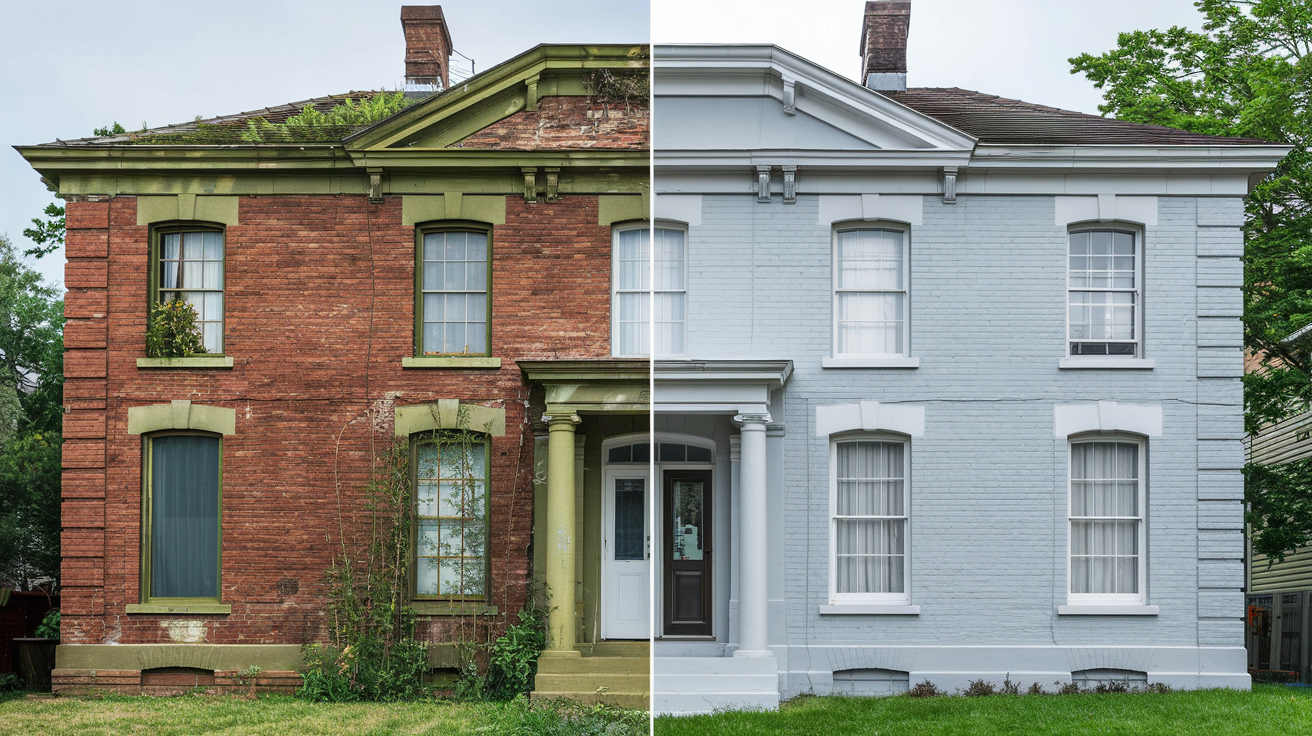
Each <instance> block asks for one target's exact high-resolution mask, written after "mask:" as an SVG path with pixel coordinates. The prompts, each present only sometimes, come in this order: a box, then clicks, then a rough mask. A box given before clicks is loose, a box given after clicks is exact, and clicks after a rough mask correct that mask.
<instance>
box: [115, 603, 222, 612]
mask: <svg viewBox="0 0 1312 736" xmlns="http://www.w3.org/2000/svg"><path fill="white" fill-rule="evenodd" d="M127 612H128V613H214V614H221V615H226V614H229V613H232V606H231V605H229V604H227V603H129V604H128V605H127Z"/></svg>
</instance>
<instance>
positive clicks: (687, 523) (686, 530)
mask: <svg viewBox="0 0 1312 736" xmlns="http://www.w3.org/2000/svg"><path fill="white" fill-rule="evenodd" d="M673 493H674V503H673V504H672V513H673V515H674V518H673V519H671V520H670V528H671V529H673V530H674V543H673V545H671V547H672V548H671V550H670V554H671V558H672V559H674V560H700V559H703V550H702V539H703V529H702V518H703V517H702V508H703V498H702V496H703V493H702V481H700V480H676V481H674V489H673Z"/></svg>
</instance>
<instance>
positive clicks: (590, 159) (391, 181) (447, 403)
mask: <svg viewBox="0 0 1312 736" xmlns="http://www.w3.org/2000/svg"><path fill="white" fill-rule="evenodd" d="M401 22H402V26H403V30H404V31H405V37H406V41H407V50H406V59H407V62H406V65H407V69H406V77H407V82H408V83H409V87H410V88H412V89H413V90H417V92H416V95H417V96H418V97H419V99H418V100H416V101H415V102H414V104H411V105H410V106H408V107H405V108H404V109H402V110H401V111H400V112H398V113H396V114H394V115H392V116H390V117H387V118H386V119H384V120H382V121H380V122H377V123H375V124H373V125H370V126H367V127H363V128H361V127H360V126H354V127H314V126H309V127H299V128H297V127H284V128H280V127H279V124H281V123H283V122H284V121H286V120H287V118H288V117H290V116H293V115H296V114H297V113H301V112H302V111H303V109H304V108H305V107H306V106H311V107H313V108H315V109H316V110H318V111H319V112H327V111H329V110H331V109H332V108H334V107H335V106H338V105H340V104H342V102H343V101H344V100H347V99H353V100H359V99H362V98H368V97H370V96H371V95H372V94H374V93H350V94H347V95H338V96H333V97H325V98H317V99H312V100H306V101H303V102H297V103H292V104H287V105H281V106H275V107H271V108H266V109H264V110H259V111H255V112H249V113H242V114H239V115H232V116H225V117H221V118H214V119H210V120H198V121H196V122H192V123H186V124H182V125H175V126H168V127H165V128H157V129H153V130H147V131H143V132H141V133H132V134H124V135H116V136H106V137H97V138H88V139H82V140H73V141H58V142H55V143H48V144H43V145H34V146H20V147H19V148H18V150H19V152H20V153H21V154H22V155H23V156H24V157H25V158H26V159H27V160H28V161H29V162H30V163H31V165H32V166H33V167H34V168H35V169H36V170H37V171H38V172H39V173H40V174H41V176H42V177H44V179H45V180H46V181H47V182H48V183H49V185H50V186H51V187H52V188H53V189H54V190H55V191H56V192H57V194H58V196H60V197H62V198H63V199H65V200H66V201H67V213H68V214H67V226H68V235H67V255H68V266H67V269H66V277H65V283H66V284H67V287H68V294H67V297H66V302H65V303H66V314H67V317H68V322H67V328H66V342H65V344H66V347H67V349H68V352H67V354H66V359H65V367H66V380H65V384H64V385H65V393H64V396H65V402H66V410H67V414H66V415H65V418H64V437H65V438H66V441H65V444H64V451H63V499H64V500H63V553H64V560H63V569H62V574H63V585H64V588H63V591H64V592H63V629H62V634H63V637H62V642H61V645H60V646H59V649H58V653H57V664H56V670H55V677H54V687H55V691H56V692H76V691H79V690H117V691H121V692H134V693H135V692H146V693H153V692H167V691H170V690H177V689H179V688H182V687H188V686H195V685H203V686H210V685H217V686H219V687H222V686H223V685H224V683H225V682H231V681H232V680H231V678H232V675H233V674H234V673H235V672H236V671H240V670H244V669H246V668H248V667H250V666H254V665H258V666H259V667H261V668H262V669H263V671H264V672H263V675H262V677H261V680H260V685H261V686H267V687H270V688H275V689H276V688H282V689H287V688H290V687H293V686H294V685H295V684H296V682H297V675H296V673H295V672H294V670H295V669H296V667H297V665H298V663H299V660H300V647H301V645H302V644H305V643H310V642H319V641H325V640H326V636H327V634H326V632H327V625H326V621H325V611H326V598H325V591H326V585H325V576H324V573H325V570H326V569H327V568H328V567H329V565H330V563H331V561H332V560H333V559H334V556H335V555H338V554H341V553H342V551H343V550H351V549H354V547H353V545H356V544H357V543H358V542H359V540H360V539H361V537H362V536H363V535H364V534H365V530H366V529H367V527H368V518H369V517H368V514H367V513H365V512H366V506H365V504H366V497H365V495H364V493H363V488H364V486H365V485H366V483H367V481H368V480H369V477H370V472H371V467H372V466H373V465H374V464H375V463H376V462H377V461H378V458H379V454H378V453H379V451H380V448H386V447H388V446H389V445H391V444H392V443H394V442H400V443H402V445H403V446H404V448H405V451H406V452H408V454H409V456H410V462H411V467H412V473H413V475H412V482H413V489H414V494H413V495H414V504H415V508H414V509H413V514H414V516H415V524H414V532H413V534H414V538H413V549H414V554H413V558H412V560H411V563H412V569H411V574H410V579H411V582H410V585H411V591H410V592H411V596H410V597H411V600H410V602H411V604H412V605H413V607H414V608H415V609H416V610H417V611H418V613H419V615H420V618H419V627H418V632H419V633H418V636H419V637H420V638H422V639H423V640H424V641H427V642H430V643H432V644H433V645H434V646H432V647H431V648H430V652H431V653H432V657H431V660H432V665H433V667H434V668H435V669H443V668H450V667H452V666H454V665H455V661H454V649H455V645H456V644H458V643H460V642H462V641H467V642H485V641H489V640H490V637H491V636H493V635H495V634H496V633H497V632H499V631H501V630H503V629H504V627H505V625H506V624H507V622H508V621H514V620H515V619H514V616H515V615H516V613H517V612H518V611H520V610H521V609H522V608H523V607H524V605H525V602H526V600H527V596H529V595H530V588H531V566H532V564H533V562H534V556H537V557H538V565H537V568H536V569H537V570H538V571H539V572H543V571H545V575H544V577H545V583H546V584H547V586H548V587H547V588H546V589H545V590H544V591H543V595H544V599H543V600H544V603H545V604H546V605H547V606H548V607H549V608H550V609H551V611H552V613H551V624H552V635H553V636H552V643H551V647H550V650H551V651H549V652H548V654H547V655H546V656H545V659H544V661H543V665H542V670H541V675H540V676H539V678H538V689H539V690H542V691H547V692H552V693H561V694H570V693H572V692H573V691H574V690H581V691H582V692H583V693H584V694H585V695H587V696H588V697H592V698H595V697H598V696H597V694H596V693H597V684H596V683H593V682H591V681H590V680H587V679H586V678H587V677H588V676H589V674H590V673H591V671H592V670H591V668H590V666H589V665H588V664H587V662H589V661H591V660H589V659H587V658H583V659H584V662H583V664H579V663H577V662H572V660H574V659H578V658H581V655H604V654H609V655H615V656H613V657H611V658H610V659H608V661H607V662H605V663H604V664H605V667H603V668H602V669H603V671H604V672H606V673H609V674H616V673H617V676H619V679H621V680H623V682H622V683H619V684H618V685H617V684H616V682H615V681H614V678H612V680H611V684H612V687H611V688H610V690H609V692H608V694H607V695H606V696H605V697H607V698H609V699H611V700H613V701H616V702H625V703H628V704H630V705H639V706H642V707H645V705H646V690H647V669H648V668H647V654H646V643H645V639H646V638H647V634H646V626H645V622H646V615H645V608H644V609H643V611H642V615H641V620H642V623H643V626H642V628H641V631H636V633H635V631H630V630H628V629H623V630H617V631H615V632H613V635H612V636H611V637H610V638H615V639H634V638H637V639H642V640H644V641H643V642H641V643H640V644H638V645H629V646H627V648H626V647H625V646H624V645H614V646H612V647H611V649H610V650H606V649H605V648H604V647H596V646H593V645H594V644H596V643H597V641H598V637H599V633H598V630H599V625H598V621H597V611H598V610H599V608H600V606H599V604H598V600H597V595H598V592H597V586H596V584H595V581H596V579H597V575H598V573H597V570H598V567H599V560H600V554H601V552H600V550H599V547H598V535H597V534H584V533H583V532H582V525H583V522H584V520H585V519H592V518H596V517H597V516H598V515H599V514H600V511H599V504H600V483H599V480H597V479H592V480H591V481H587V480H585V479H584V477H583V474H582V473H577V474H576V473H575V471H574V467H575V465H576V464H578V465H583V464H589V463H591V464H594V465H595V464H598V463H599V458H600V452H601V444H602V443H603V442H604V441H605V440H606V438H607V437H608V436H609V435H611V434H625V433H629V432H632V431H634V430H636V429H641V428H645V427H646V426H647V416H648V407H647V402H648V396H647V386H648V376H649V369H648V365H649V364H648V361H647V360H646V359H645V358H643V359H639V360H615V359H613V358H611V350H610V343H609V339H608V335H609V330H610V322H611V308H610V305H611V292H612V275H611V271H612V250H613V247H614V244H616V243H621V244H624V243H628V242H629V241H630V240H633V241H634V244H635V247H645V244H644V242H642V241H643V240H644V238H643V236H645V234H646V232H647V230H646V229H643V228H638V229H634V228H632V227H631V226H630V223H633V222H642V221H645V220H646V218H647V211H648V201H649V195H648V188H649V185H648V165H649V155H650V154H649V133H648V119H649V115H648V110H649V106H648V100H647V97H646V95H645V94H642V95H638V96H632V97H625V96H623V95H621V94H619V93H617V92H615V90H614V89H612V88H613V87H614V85H611V87H608V86H607V81H606V80H607V79H611V80H613V79H616V78H620V79H627V78H629V77H633V76H637V77H639V78H642V79H645V78H646V75H647V73H648V72H647V68H648V60H647V57H648V49H647V47H646V46H625V45H590V46H582V45H555V46H538V47H536V48H533V49H530V50H529V51H526V52H524V53H523V54H521V55H519V56H517V57H515V58H513V59H511V60H510V61H507V62H505V63H502V64H500V65H497V66H495V67H493V68H491V69H488V70H486V71H484V72H482V73H480V74H478V75H477V76H474V77H472V78H470V79H468V80H465V81H463V82H461V83H460V84H458V85H452V84H450V79H449V76H448V61H449V57H450V54H451V48H452V46H451V37H450V32H449V30H448V28H447V26H446V23H445V20H444V18H443V15H442V12H441V8H440V7H438V6H423V7H405V8H403V9H402V13H401ZM425 92H426V93H427V94H425ZM631 231H632V233H634V234H631ZM175 299H182V300H185V301H187V302H190V303H191V304H193V305H194V306H195V308H196V311H197V313H198V316H199V319H200V326H201V329H202V331H203V338H204V345H205V349H206V352H205V353H204V354H201V355H196V356H190V357H171V358H170V357H166V358H160V357H150V356H148V355H147V353H146V331H147V314H148V308H149V307H150V306H151V305H152V304H155V303H159V302H164V301H171V300H175ZM544 411H549V412H551V419H550V420H549V421H547V423H544V420H543V417H542V414H543V412H544ZM548 424H549V428H548ZM455 429H461V430H468V431H470V432H473V433H474V435H475V437H476V439H475V441H474V442H473V443H472V445H471V449H470V451H469V457H468V458H467V460H468V462H458V463H448V462H445V458H446V455H444V452H446V451H447V450H446V449H445V448H448V446H449V445H448V444H445V442H446V440H447V434H446V433H447V432H449V431H450V430H455ZM548 434H549V436H550V439H548ZM548 447H550V452H548ZM576 458H577V459H576ZM547 466H550V468H549V470H548V467H547ZM539 469H540V470H542V471H543V472H542V473H541V476H542V477H539V473H538V470H539ZM548 476H549V477H548ZM548 487H549V488H550V490H551V491H552V493H553V495H552V500H551V503H550V504H548V503H546V496H545V494H546V493H547V492H548ZM576 496H577V500H576ZM535 497H536V500H535ZM535 514H536V516H535ZM576 514H577V515H578V517H577V520H576ZM589 515H591V516H589ZM547 525H551V527H552V529H551V531H550V532H548V530H547ZM576 528H577V529H579V531H578V532H576V531H575V529H576ZM535 538H536V539H538V540H543V539H550V540H551V541H550V543H549V544H542V543H538V544H537V545H534V543H533V540H534V539H535ZM625 549H626V550H627V549H628V548H627V547H626V548H625ZM626 554H628V552H626ZM625 559H627V558H625ZM637 605H639V606H645V602H644V601H637ZM630 614H631V612H630ZM576 644H577V645H579V646H578V648H576ZM553 657H554V658H556V659H560V660H562V661H565V662H566V664H568V666H565V665H562V666H561V667H559V668H557V669H559V670H560V671H559V672H556V671H555V670H552V668H551V664H550V661H551V660H552V658H553ZM553 673H554V674H553ZM609 674H608V676H609ZM626 678H627V679H626ZM594 679H595V678H594ZM630 681H631V682H630ZM580 682H581V683H582V684H579V683H580Z"/></svg>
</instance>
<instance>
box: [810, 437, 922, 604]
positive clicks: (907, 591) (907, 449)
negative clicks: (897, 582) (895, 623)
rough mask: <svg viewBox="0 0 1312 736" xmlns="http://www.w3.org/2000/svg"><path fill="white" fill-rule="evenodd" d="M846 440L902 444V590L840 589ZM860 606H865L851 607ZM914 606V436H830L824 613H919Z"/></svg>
mask: <svg viewBox="0 0 1312 736" xmlns="http://www.w3.org/2000/svg"><path fill="white" fill-rule="evenodd" d="M844 442H896V443H899V444H901V445H902V511H903V518H904V519H906V526H905V527H904V528H903V530H902V544H903V550H902V592H901V593H839V592H838V524H837V521H838V520H837V518H836V516H837V514H838V446H839V445H840V444H842V443H844ZM851 606H860V607H862V609H864V610H862V609H858V608H849V607H851ZM910 606H911V438H910V437H908V436H907V435H903V434H893V433H890V432H854V433H846V434H842V435H831V436H830V438H829V606H826V607H822V609H823V610H822V612H823V613H841V612H842V611H844V610H849V611H852V612H854V613H919V612H920V609H919V607H915V610H914V611H912V610H910Z"/></svg>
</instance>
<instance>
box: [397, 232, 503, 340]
mask: <svg viewBox="0 0 1312 736" xmlns="http://www.w3.org/2000/svg"><path fill="white" fill-rule="evenodd" d="M440 233H477V234H479V235H482V236H483V237H484V238H485V239H486V240H485V244H486V245H485V247H486V254H485V256H486V257H485V258H484V259H483V261H484V265H483V268H484V273H485V274H486V276H485V277H484V278H482V279H472V280H471V279H470V278H468V277H467V276H468V274H466V278H464V279H462V283H460V284H455V283H452V284H451V285H452V286H453V287H458V288H450V289H448V288H445V287H446V286H447V282H446V273H445V264H446V263H447V261H446V260H445V259H443V260H442V261H440V262H439V261H429V262H428V264H429V265H437V264H438V263H440V264H441V265H442V266H443V275H442V284H441V286H442V288H426V286H427V287H435V286H437V284H433V283H431V278H430V282H429V283H427V284H426V283H425V275H426V274H425V265H426V264H425V259H424V238H425V236H427V235H435V234H440ZM492 249H493V243H492V227H491V226H490V225H488V224H486V223H481V222H473V221H467V220H441V221H437V222H430V223H424V224H420V225H418V226H416V227H415V305H414V311H415V345H414V349H415V356H416V357H421V358H422V357H425V356H427V357H441V356H470V355H484V356H491V355H492ZM455 263H460V264H462V265H467V264H469V263H470V261H468V260H467V259H466V260H461V261H452V264H453V265H454V264H455ZM480 293H481V294H482V295H483V301H484V309H483V314H481V315H479V316H481V317H482V320H481V321H482V323H483V327H482V336H481V337H482V340H483V344H484V346H485V347H484V349H483V350H481V351H479V350H472V351H469V350H467V348H466V350H467V351H464V352H461V351H445V350H444V348H445V347H446V345H445V344H435V345H428V346H425V344H424V339H425V334H424V322H425V319H424V317H425V312H424V307H425V297H424V295H425V294H430V295H439V294H451V295H457V294H465V295H477V294H480ZM446 316H447V315H446V314H445V312H443V317H444V319H443V321H442V322H441V324H444V325H445V324H446V323H447V320H445V317H446ZM470 316H471V315H469V314H468V313H466V314H465V318H464V319H463V323H464V324H466V325H468V324H469V323H470V322H471V320H470V319H469V317H470ZM474 322H475V323H476V322H477V321H474ZM454 323H455V321H454V320H452V321H451V324H454ZM439 342H442V341H439ZM426 347H429V348H433V349H431V350H425V348H426Z"/></svg>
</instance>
